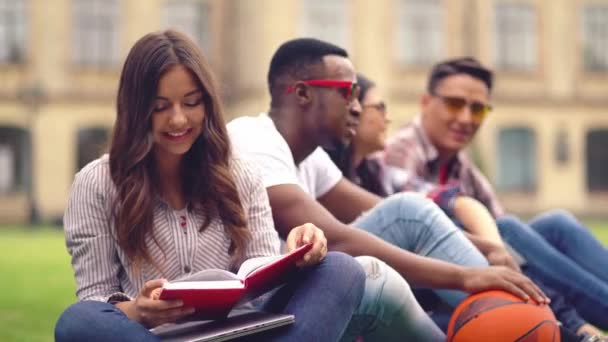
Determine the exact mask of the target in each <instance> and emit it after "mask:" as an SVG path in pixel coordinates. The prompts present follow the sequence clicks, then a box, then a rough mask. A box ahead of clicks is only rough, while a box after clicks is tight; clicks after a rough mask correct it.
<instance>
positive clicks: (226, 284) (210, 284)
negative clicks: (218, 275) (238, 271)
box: [163, 280, 245, 290]
mask: <svg viewBox="0 0 608 342" xmlns="http://www.w3.org/2000/svg"><path fill="white" fill-rule="evenodd" d="M244 286H245V284H243V282H242V281H240V280H218V281H180V282H177V283H167V284H165V286H163V287H164V288H165V289H168V290H202V289H235V288H236V289H241V288H243V287H244Z"/></svg>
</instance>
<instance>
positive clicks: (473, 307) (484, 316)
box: [447, 291, 560, 342]
mask: <svg viewBox="0 0 608 342" xmlns="http://www.w3.org/2000/svg"><path fill="white" fill-rule="evenodd" d="M447 335H448V336H447V340H448V342H469V341H493V342H514V341H518V342H526V341H528V342H531V341H542V342H559V341H560V333H559V325H558V322H557V320H556V319H555V315H553V312H552V311H551V309H550V308H549V306H548V305H537V304H536V303H535V302H528V303H526V302H525V301H523V300H522V299H520V298H519V297H517V296H515V295H512V294H510V293H507V292H504V291H485V292H480V293H477V294H474V295H472V296H470V297H468V298H467V299H465V300H464V301H463V302H462V303H460V305H458V307H456V310H454V313H453V314H452V317H451V319H450V323H449V325H448V334H447Z"/></svg>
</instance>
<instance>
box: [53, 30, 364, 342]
mask: <svg viewBox="0 0 608 342" xmlns="http://www.w3.org/2000/svg"><path fill="white" fill-rule="evenodd" d="M116 103H117V116H116V122H115V126H114V132H113V137H112V143H111V147H110V151H109V155H104V156H102V157H101V158H99V159H97V160H95V161H93V162H91V163H90V164H88V165H87V166H85V167H84V168H83V169H82V170H81V171H80V172H78V174H77V175H76V178H75V180H74V183H73V186H72V189H71V192H70V198H69V202H68V206H67V209H66V212H65V237H66V244H67V248H68V251H69V253H70V255H71V256H72V266H73V268H74V274H75V277H76V284H77V296H78V299H79V300H80V301H79V302H78V303H76V304H73V305H72V306H70V307H69V308H67V309H66V310H65V311H64V312H63V314H62V315H61V316H60V318H59V320H58V322H57V324H56V327H55V339H56V341H60V342H61V341H156V340H158V337H156V336H155V335H153V334H152V333H151V332H150V331H149V330H148V329H149V328H152V327H155V326H157V325H160V324H163V323H168V322H175V321H177V320H179V319H182V318H184V317H186V316H188V315H190V314H192V313H193V312H194V309H193V308H191V307H186V306H184V305H183V303H182V301H181V300H161V299H159V298H158V293H159V290H160V288H161V287H162V286H163V284H164V283H165V282H166V281H167V280H166V279H169V280H171V279H176V278H179V277H182V276H184V275H187V274H189V273H192V272H197V271H200V270H203V269H207V268H221V269H227V270H228V269H230V270H234V269H235V268H237V267H238V266H239V265H240V264H241V263H242V262H243V261H244V260H246V259H248V258H252V257H259V256H270V255H276V254H279V244H280V240H279V238H278V236H277V233H276V230H275V229H274V227H273V222H272V216H271V211H270V206H269V203H268V198H267V195H266V191H265V189H264V186H263V183H262V182H261V177H260V174H259V172H258V171H257V170H256V168H255V167H253V166H252V165H251V164H248V163H247V162H245V161H243V160H241V159H238V158H236V157H235V156H233V154H232V152H231V144H230V141H229V139H228V135H227V132H226V127H225V123H224V121H223V117H222V108H221V104H220V99H219V97H218V89H217V86H216V84H215V81H214V80H213V75H212V73H211V71H210V68H209V66H208V64H207V62H206V61H205V58H204V57H203V55H202V53H201V51H200V50H199V49H198V48H197V47H196V45H195V43H194V42H192V41H191V40H190V39H189V38H187V37H186V36H185V35H183V34H181V33H178V32H176V31H171V30H169V31H164V32H158V33H150V34H148V35H146V36H144V37H143V38H141V39H140V40H139V41H137V42H136V43H135V45H134V46H133V47H132V49H131V51H130V52H129V54H128V56H127V59H126V61H125V63H124V67H123V70H122V73H121V77H120V84H119V89H118V96H117V99H116ZM287 242H288V243H287V250H288V251H290V250H293V249H295V248H296V247H298V246H299V245H302V244H305V243H312V244H313V247H312V249H311V250H310V251H309V252H307V254H306V255H304V257H303V259H302V260H300V262H299V263H300V266H301V268H299V269H298V271H297V272H296V274H295V275H294V276H293V277H291V278H290V279H289V280H288V283H287V285H286V286H284V287H282V288H281V289H280V290H278V291H277V292H274V293H273V295H272V296H271V297H270V298H268V299H267V301H266V302H265V303H262V304H260V305H259V306H260V308H262V309H264V308H266V303H272V308H274V309H275V310H276V311H280V312H284V313H289V314H293V315H295V317H296V321H295V323H294V324H293V325H289V326H287V327H285V328H281V329H277V330H273V331H272V332H271V333H270V334H269V335H265V339H267V340H271V341H272V340H277V341H337V340H338V339H340V337H341V336H342V334H343V332H344V330H345V329H346V327H347V325H348V323H349V322H350V320H351V317H352V314H353V312H354V310H355V308H356V307H357V306H358V305H359V303H360V301H361V297H362V294H363V288H364V281H365V279H364V278H365V276H364V273H363V270H362V268H361V266H360V265H359V264H358V263H357V262H356V261H355V260H354V259H353V258H352V257H350V256H348V255H346V254H343V253H338V252H329V253H327V241H326V239H325V237H324V235H323V232H322V231H321V230H320V229H318V228H317V227H315V226H314V225H312V224H303V225H299V226H297V227H293V228H292V229H291V232H290V234H289V235H288V236H287ZM328 322H330V324H328Z"/></svg>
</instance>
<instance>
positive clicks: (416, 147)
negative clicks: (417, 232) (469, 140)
mask: <svg viewBox="0 0 608 342" xmlns="http://www.w3.org/2000/svg"><path fill="white" fill-rule="evenodd" d="M383 157H384V163H385V164H386V166H387V167H388V169H392V168H395V169H397V170H398V171H399V173H400V177H391V183H392V184H391V187H392V189H391V190H393V191H395V192H397V191H424V192H430V190H433V191H434V192H435V193H437V189H436V188H435V189H429V188H428V187H429V184H433V185H435V186H438V187H439V189H441V188H445V189H451V188H453V187H454V186H457V187H459V189H460V194H463V195H466V196H469V197H473V198H475V199H477V200H478V201H480V202H481V203H483V204H484V205H485V206H486V207H487V208H488V210H489V211H490V212H491V213H492V215H493V216H494V217H495V218H496V217H499V216H502V215H503V214H504V210H503V208H502V206H501V205H500V202H499V201H498V198H497V197H496V194H495V193H494V189H493V188H492V185H491V184H490V182H489V181H488V179H487V178H486V177H485V176H484V175H483V174H482V173H481V171H480V170H479V169H478V168H477V167H476V166H475V165H474V164H473V163H472V162H471V161H470V159H469V157H468V156H467V154H466V153H465V152H463V151H461V152H460V153H458V155H456V157H455V158H453V159H452V160H451V161H449V162H448V163H443V164H441V163H440V162H439V153H438V152H437V149H436V148H435V146H433V145H432V144H431V142H430V141H429V138H428V136H427V135H426V133H425V132H424V129H423V128H422V124H421V121H420V117H416V118H415V119H414V120H413V121H411V122H410V123H408V124H407V125H405V126H403V127H402V128H400V129H399V130H398V131H397V132H396V134H395V135H394V136H393V137H391V138H390V139H389V141H388V143H387V146H386V149H385V151H384V156H383Z"/></svg>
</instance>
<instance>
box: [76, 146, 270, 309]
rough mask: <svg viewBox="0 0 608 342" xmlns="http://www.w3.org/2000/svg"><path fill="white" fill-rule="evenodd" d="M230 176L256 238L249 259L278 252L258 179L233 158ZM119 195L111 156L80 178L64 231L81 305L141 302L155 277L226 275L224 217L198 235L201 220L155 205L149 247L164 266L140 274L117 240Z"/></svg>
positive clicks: (92, 165)
mask: <svg viewBox="0 0 608 342" xmlns="http://www.w3.org/2000/svg"><path fill="white" fill-rule="evenodd" d="M231 171H232V175H233V179H234V181H235V183H236V186H237V190H238V193H239V195H240V199H241V204H242V205H243V209H244V212H245V215H246V218H247V222H248V228H249V230H250V232H251V236H252V238H251V240H250V241H249V244H248V246H247V248H246V251H245V259H248V258H252V257H258V256H268V255H277V254H279V244H280V242H279V237H278V234H277V232H276V231H275V229H274V224H273V221H272V214H271V211H270V205H269V202H268V195H267V194H266V189H265V188H264V185H263V183H262V179H261V175H260V174H259V173H258V171H257V169H253V168H252V165H251V164H249V163H246V162H244V161H243V160H240V159H233V162H232V163H231ZM115 196H116V188H115V186H114V183H113V182H112V179H111V178H110V168H109V157H108V155H104V156H103V157H101V158H99V159H97V160H95V161H93V162H91V163H90V164H88V165H87V166H85V167H84V168H83V169H82V170H81V171H80V172H78V173H77V174H76V177H75V180H74V183H73V185H72V189H71V192H70V198H69V201H68V206H67V209H66V212H65V216H64V223H65V224H64V226H65V238H66V245H67V249H68V252H69V253H70V255H71V256H72V267H73V269H74V276H75V278H76V284H77V289H76V295H77V296H78V298H79V299H80V300H99V301H108V300H109V299H111V298H112V299H114V298H121V299H123V300H125V299H128V298H134V297H135V296H137V294H138V293H139V290H140V289H141V288H142V287H143V285H144V283H145V282H146V281H149V280H152V279H158V278H165V279H168V280H172V279H176V278H179V277H183V276H185V275H187V274H190V273H194V272H197V271H200V270H203V269H209V268H219V269H229V267H230V256H229V254H228V248H229V247H230V238H229V236H228V235H227V234H226V233H225V232H224V229H223V224H222V222H221V220H220V219H219V218H213V219H212V220H211V224H210V225H209V226H208V227H207V229H205V230H204V231H202V232H199V228H200V226H201V225H202V222H203V217H202V216H200V215H199V214H197V213H195V212H193V211H187V210H184V211H175V210H173V209H172V208H171V207H169V206H168V205H167V204H166V203H165V202H163V201H161V200H160V199H158V200H156V202H155V206H154V227H153V234H154V235H155V237H156V240H157V242H158V244H156V243H154V240H153V239H152V236H148V237H147V238H146V244H147V247H148V250H149V253H150V256H151V257H152V259H153V260H155V261H156V262H157V263H158V266H159V268H156V267H154V266H153V265H151V264H147V263H144V264H143V265H142V267H141V270H140V272H138V273H136V272H135V271H134V269H133V267H132V265H130V263H129V261H128V260H127V258H126V254H125V253H124V251H122V250H121V248H120V247H119V246H118V243H117V241H116V240H115V239H114V238H113V236H115V234H113V231H114V229H115V226H114V222H113V220H112V218H111V212H112V203H113V200H114V197H115Z"/></svg>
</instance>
